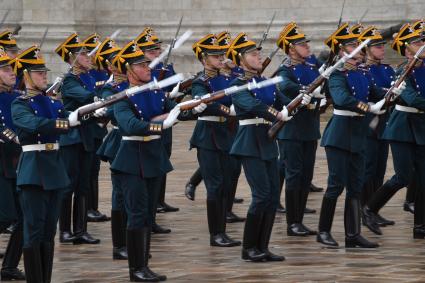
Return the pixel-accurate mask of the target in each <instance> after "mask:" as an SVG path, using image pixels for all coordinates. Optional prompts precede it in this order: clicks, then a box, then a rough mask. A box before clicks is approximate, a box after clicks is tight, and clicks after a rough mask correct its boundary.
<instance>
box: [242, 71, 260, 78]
mask: <svg viewBox="0 0 425 283" xmlns="http://www.w3.org/2000/svg"><path fill="white" fill-rule="evenodd" d="M256 75H258V73H257V72H251V71H247V70H245V71H244V76H243V78H244V79H245V80H247V81H249V80H250V79H252V78H253V77H255V76H256Z"/></svg>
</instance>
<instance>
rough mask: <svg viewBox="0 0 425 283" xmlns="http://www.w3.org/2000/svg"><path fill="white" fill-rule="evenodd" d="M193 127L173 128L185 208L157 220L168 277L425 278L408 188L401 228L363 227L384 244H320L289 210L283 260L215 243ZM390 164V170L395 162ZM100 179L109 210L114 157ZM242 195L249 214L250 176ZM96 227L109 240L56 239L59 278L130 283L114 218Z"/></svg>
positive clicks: (322, 172) (277, 235)
mask: <svg viewBox="0 0 425 283" xmlns="http://www.w3.org/2000/svg"><path fill="white" fill-rule="evenodd" d="M192 128H193V123H192V122H186V123H181V124H180V125H178V126H176V127H175V130H174V133H175V134H174V151H173V156H172V162H173V165H174V167H175V168H176V169H175V170H174V171H173V172H172V173H171V174H170V175H169V178H168V189H167V196H166V199H167V202H168V203H170V204H172V205H175V206H178V207H180V211H179V212H177V213H167V214H159V215H158V222H159V223H160V224H162V225H164V226H168V227H170V228H171V229H172V230H173V231H172V233H171V234H168V235H154V236H153V240H152V254H153V258H152V260H151V263H150V266H151V267H152V269H153V270H154V271H156V272H159V273H163V274H166V275H167V276H168V282H316V281H321V282H425V275H424V271H425V249H424V245H425V241H424V240H414V239H413V238H412V232H411V227H412V221H413V217H412V215H411V214H409V213H407V212H404V211H403V210H402V203H403V200H404V197H405V190H402V191H401V192H399V193H398V194H397V195H396V197H395V198H393V199H392V200H391V201H390V202H389V204H388V205H387V206H386V207H385V208H384V209H383V211H382V214H383V215H385V216H386V217H388V218H390V219H393V220H395V221H396V226H395V227H393V228H384V229H383V231H384V236H376V235H373V234H372V233H371V232H369V231H366V229H363V230H364V232H363V234H364V235H365V236H367V237H369V238H370V239H372V240H375V241H378V242H379V243H380V244H381V245H382V247H381V248H379V249H376V250H345V249H344V248H343V247H342V248H339V249H328V248H323V247H322V246H321V245H319V244H318V243H316V241H315V238H314V237H306V238H294V237H287V236H286V223H285V219H284V216H283V215H278V216H277V218H276V222H275V226H274V230H273V235H272V240H271V248H272V250H273V251H274V252H276V253H278V254H283V255H285V256H286V258H287V259H286V261H284V262H281V263H271V264H265V263H259V264H253V263H246V262H243V261H242V260H241V259H240V247H236V248H227V249H226V248H213V247H210V246H209V245H208V240H209V237H208V230H207V222H206V211H205V188H204V186H203V184H202V185H201V186H200V187H199V189H198V191H197V195H196V200H195V201H194V202H192V201H189V200H187V199H186V198H185V196H184V194H183V190H184V185H185V182H186V180H187V178H188V177H189V176H190V175H191V173H192V172H193V171H194V169H195V168H196V166H197V162H196V152H195V151H188V140H189V138H190V135H191V132H192ZM388 167H389V168H388V175H390V174H392V172H393V170H392V161H389V163H388ZM326 178H327V166H326V159H325V153H324V151H323V149H322V148H319V150H318V152H317V162H316V171H315V176H314V183H315V184H316V185H320V186H322V187H323V186H325V185H326ZM100 182H101V184H100V187H101V195H100V210H101V211H102V212H106V213H108V214H109V211H110V194H111V183H110V177H109V169H108V166H107V164H102V171H101V178H100ZM237 196H238V197H243V198H244V199H245V201H244V202H243V204H236V205H235V206H234V211H235V212H236V213H237V214H238V215H245V214H246V211H247V207H248V205H249V201H250V191H249V187H248V185H247V183H246V180H245V177H244V176H243V175H242V176H241V178H240V181H239V187H238V192H237ZM321 198H322V193H312V194H311V195H310V198H309V202H308V206H309V207H311V208H315V209H320V204H321ZM343 205H344V201H343V198H341V199H340V200H339V202H338V206H337V212H336V216H335V220H334V227H333V230H332V231H333V235H334V237H335V238H336V239H337V241H339V242H340V244H341V245H343V244H344V230H343V219H342V218H343V210H342V209H343ZM318 217H319V215H318V214H313V215H311V214H310V215H306V217H305V223H306V224H307V225H308V226H309V227H311V228H316V227H317V223H318ZM89 231H90V232H91V233H92V234H93V235H94V236H96V237H99V238H101V239H102V242H101V244H100V245H94V246H89V245H81V246H72V245H60V244H57V245H56V253H55V261H54V272H53V282H55V283H65V282H79V283H83V282H84V283H89V282H90V283H91V282H99V283H100V282H102V283H106V282H128V269H127V262H126V261H112V257H111V254H112V247H111V233H110V222H106V223H105V222H104V223H95V224H94V223H89ZM227 231H228V233H229V234H230V235H231V236H232V237H234V238H235V239H242V233H243V224H241V223H238V224H228V229H227ZM6 240H7V236H6V235H2V236H1V241H0V245H1V248H2V250H3V248H4V246H5V244H6ZM21 267H22V268H23V266H22V265H21Z"/></svg>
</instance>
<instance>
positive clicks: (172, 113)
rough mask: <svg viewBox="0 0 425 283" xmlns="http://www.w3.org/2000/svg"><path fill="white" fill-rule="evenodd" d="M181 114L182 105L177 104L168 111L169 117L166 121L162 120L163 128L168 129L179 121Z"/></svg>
mask: <svg viewBox="0 0 425 283" xmlns="http://www.w3.org/2000/svg"><path fill="white" fill-rule="evenodd" d="M179 114H180V106H178V105H176V106H175V107H174V108H173V109H172V110H171V111H170V113H168V117H167V119H165V120H164V122H162V128H163V129H168V128H171V127H172V126H173V125H174V124H175V123H176V121H177V117H178V116H179Z"/></svg>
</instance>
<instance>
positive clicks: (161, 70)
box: [136, 27, 183, 233]
mask: <svg viewBox="0 0 425 283" xmlns="http://www.w3.org/2000/svg"><path fill="white" fill-rule="evenodd" d="M143 38H145V39H148V38H149V39H148V40H147V41H148V42H149V41H150V42H154V43H155V44H154V45H152V44H150V43H148V44H146V43H145V44H143V42H141V44H139V41H138V39H141V40H142V41H143ZM136 42H137V43H138V45H139V47H140V48H141V49H142V51H143V52H144V53H145V56H146V57H147V58H148V59H149V60H153V59H155V58H157V57H158V56H159V55H160V54H161V52H162V48H161V43H162V41H161V40H160V39H159V38H158V36H157V35H156V34H155V33H154V31H153V29H152V28H150V27H147V28H145V30H144V31H143V32H142V34H141V35H139V36H138V38H137V39H136ZM151 73H152V78H155V79H157V80H161V79H166V78H168V77H171V76H172V75H175V74H176V72H175V71H174V67H173V64H167V66H164V65H163V62H159V63H158V65H156V66H155V67H154V68H153V69H152V70H151ZM178 89H179V88H178V87H177V86H168V87H166V88H165V89H164V91H167V92H169V98H171V99H176V98H177V97H179V96H181V95H183V93H180V92H178ZM161 138H162V141H163V143H164V146H165V149H166V150H167V153H168V157H169V158H171V152H172V147H173V129H172V128H169V129H166V130H165V131H164V133H163V134H162V136H161ZM166 186H167V175H164V176H163V178H162V181H161V191H160V193H159V201H158V211H159V212H176V211H179V208H178V207H173V206H171V205H169V204H168V203H166V202H165V189H166ZM153 231H154V232H158V233H162V232H167V233H169V232H171V230H170V229H166V228H162V227H161V226H159V225H157V224H155V225H154V226H153Z"/></svg>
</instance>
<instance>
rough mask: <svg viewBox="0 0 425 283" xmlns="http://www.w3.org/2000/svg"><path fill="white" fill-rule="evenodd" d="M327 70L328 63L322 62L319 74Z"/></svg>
mask: <svg viewBox="0 0 425 283" xmlns="http://www.w3.org/2000/svg"><path fill="white" fill-rule="evenodd" d="M325 70H326V64H322V66H320V68H319V74H323V72H324V71H325Z"/></svg>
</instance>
